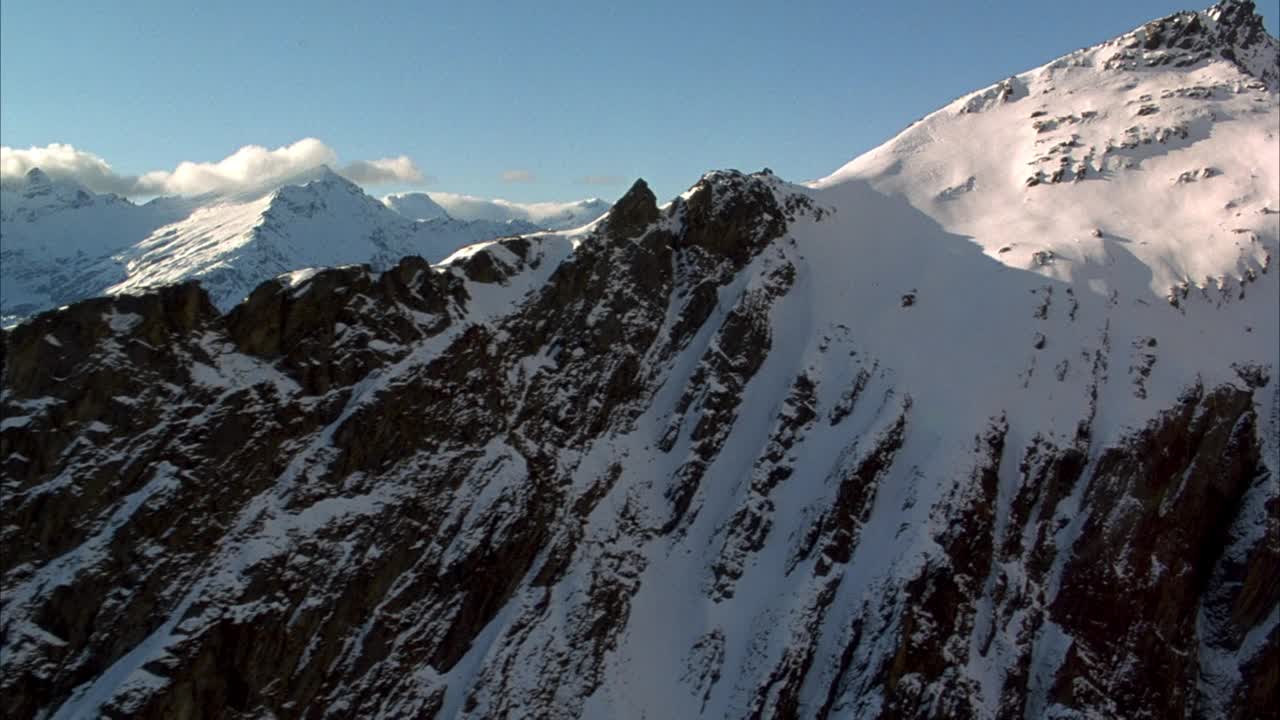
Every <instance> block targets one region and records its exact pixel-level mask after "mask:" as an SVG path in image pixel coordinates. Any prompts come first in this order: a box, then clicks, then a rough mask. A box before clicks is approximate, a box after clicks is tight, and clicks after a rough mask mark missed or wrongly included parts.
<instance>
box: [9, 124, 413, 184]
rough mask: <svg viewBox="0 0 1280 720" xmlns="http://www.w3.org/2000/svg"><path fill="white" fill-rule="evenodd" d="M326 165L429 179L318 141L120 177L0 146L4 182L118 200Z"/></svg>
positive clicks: (96, 166)
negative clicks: (37, 178)
mask: <svg viewBox="0 0 1280 720" xmlns="http://www.w3.org/2000/svg"><path fill="white" fill-rule="evenodd" d="M321 165H328V166H329V167H331V168H334V169H335V172H338V173H339V174H341V175H344V176H345V177H347V178H348V179H350V180H351V181H352V182H356V183H359V184H363V185H378V184H385V183H422V182H424V181H425V180H426V177H425V176H424V175H423V174H422V171H421V170H419V169H418V167H417V165H415V164H414V162H413V160H411V159H410V158H408V157H407V156H405V155H400V156H398V157H392V158H382V159H379V160H357V161H354V162H350V163H348V164H346V165H339V164H338V154H337V153H336V152H335V151H334V150H333V148H330V147H329V146H328V145H325V144H324V143H323V142H321V141H319V140H317V139H315V138H304V139H302V140H299V141H298V142H295V143H293V144H292V145H285V146H283V147H278V148H275V149H274V150H273V149H268V148H265V147H262V146H260V145H246V146H244V147H242V148H240V149H239V150H236V151H235V152H233V153H231V154H230V155H228V156H227V157H225V158H223V159H222V160H219V161H217V162H192V161H184V162H181V163H179V164H178V166H177V167H176V168H174V169H173V170H155V171H152V172H148V173H145V174H143V175H141V176H132V175H121V174H119V173H117V172H116V171H115V170H114V169H113V168H112V167H111V165H110V164H108V163H107V161H106V160H104V159H103V158H101V157H99V156H97V155H94V154H93V153H90V152H86V151H84V150H79V149H77V148H75V147H72V146H71V145H67V144H63V143H54V144H52V145H48V146H46V147H42V148H41V147H31V148H27V149H25V150H22V149H16V148H10V147H0V181H4V182H11V181H13V180H15V179H17V178H20V177H21V176H23V175H25V174H26V173H27V172H28V171H30V170H31V169H32V168H37V167H38V168H40V169H41V170H43V171H44V172H45V173H46V174H48V175H49V176H50V177H52V178H55V179H70V180H75V181H77V182H79V183H81V184H83V185H84V186H85V187H87V188H89V189H90V190H93V191H94V192H111V193H117V194H119V195H204V194H215V195H226V194H233V193H244V192H254V191H259V190H266V189H270V188H273V187H276V186H278V185H280V184H281V183H284V182H287V181H289V180H290V179H293V178H297V177H299V176H303V175H305V174H306V173H308V172H312V171H314V170H316V169H317V168H319V167H320V166H321Z"/></svg>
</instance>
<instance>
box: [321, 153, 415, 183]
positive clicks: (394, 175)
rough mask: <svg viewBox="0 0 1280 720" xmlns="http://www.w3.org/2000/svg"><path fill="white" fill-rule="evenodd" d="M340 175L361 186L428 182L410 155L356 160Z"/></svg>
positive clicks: (342, 169)
mask: <svg viewBox="0 0 1280 720" xmlns="http://www.w3.org/2000/svg"><path fill="white" fill-rule="evenodd" d="M338 174H339V175H341V176H343V177H345V178H346V179H348V180H350V181H351V182H353V183H358V184H360V185H378V184H380V183H393V182H399V183H425V182H428V179H427V178H426V177H424V176H423V175H422V171H421V170H419V169H418V166H417V165H415V164H414V163H413V161H412V160H410V159H409V156H408V155H401V156H399V157H393V158H383V159H381V160H356V161H355V162H353V163H347V164H346V165H344V166H343V167H342V168H341V169H339V170H338Z"/></svg>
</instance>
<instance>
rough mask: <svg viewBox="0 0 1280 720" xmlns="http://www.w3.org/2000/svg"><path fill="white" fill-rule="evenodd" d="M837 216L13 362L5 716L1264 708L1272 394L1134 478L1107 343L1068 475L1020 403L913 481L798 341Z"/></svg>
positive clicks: (1, 626)
mask: <svg viewBox="0 0 1280 720" xmlns="http://www.w3.org/2000/svg"><path fill="white" fill-rule="evenodd" d="M829 213H830V211H829V210H828V209H826V208H823V207H821V206H820V205H819V204H818V203H816V202H815V201H814V200H813V199H812V197H811V196H809V195H808V194H806V192H805V191H804V189H802V188H798V187H795V186H788V185H786V184H785V183H782V182H781V181H779V180H777V178H775V177H773V176H772V175H771V174H768V173H760V174H754V175H745V174H741V173H736V172H723V173H714V174H711V175H708V176H706V177H704V178H703V180H702V181H701V182H699V183H698V185H697V186H695V187H694V189H693V190H692V192H691V193H689V194H688V195H687V198H686V199H678V200H676V201H675V202H673V203H672V204H671V205H670V206H669V207H668V208H667V209H666V210H665V211H661V210H660V209H659V207H658V205H657V204H656V200H655V198H654V196H653V194H652V192H650V191H649V189H648V187H647V186H646V185H644V183H643V182H642V181H641V182H637V183H636V184H635V185H634V186H633V187H632V188H631V190H630V191H628V193H627V194H626V196H624V197H623V198H622V199H621V200H620V201H619V202H618V203H617V204H616V205H615V206H614V209H613V211H612V212H611V214H610V215H609V217H608V218H607V219H606V220H605V221H603V222H602V223H601V225H600V226H598V227H597V229H596V230H595V232H594V233H592V234H591V235H589V236H586V237H584V238H582V239H581V240H580V244H578V245H577V247H576V248H574V249H573V250H572V252H570V251H569V250H568V243H569V241H568V240H567V239H565V238H563V237H558V236H530V237H527V238H510V239H505V240H502V241H499V242H496V243H493V244H491V245H487V246H485V247H483V248H480V249H477V250H475V251H474V252H472V253H471V254H469V255H467V256H466V257H465V258H463V259H460V260H459V261H458V262H456V263H454V264H453V265H451V266H449V267H447V268H432V267H430V266H428V265H427V264H426V263H424V262H423V261H421V260H419V259H416V258H406V259H405V260H403V261H402V262H400V263H399V265H397V266H396V267H394V268H392V269H391V270H389V271H387V272H384V273H381V274H377V275H375V274H373V273H371V272H369V271H368V270H367V269H365V268H340V269H333V270H326V271H322V272H319V273H317V274H314V275H312V276H309V277H305V278H297V279H295V281H294V282H293V284H291V283H290V282H288V281H286V280H284V279H281V280H276V281H272V282H268V283H266V284H263V285H262V286H260V287H259V288H258V289H257V290H255V291H254V293H253V294H252V295H251V296H250V297H249V298H248V299H247V300H246V301H245V302H244V303H243V304H241V305H240V306H238V307H237V308H236V309H235V310H233V311H232V312H231V313H229V314H227V315H225V316H220V315H219V314H218V313H217V312H216V310H215V309H214V308H213V306H212V305H211V304H210V303H209V301H208V298H207V297H206V295H205V294H204V293H203V291H202V290H200V288H199V287H197V286H196V285H181V286H176V287H171V288H165V289H163V290H161V291H159V292H156V293H152V294H149V295H145V296H139V297H119V298H112V299H103V300H92V301H88V302H84V303H79V304H76V305H73V306H71V307H70V308H67V309H64V310H61V311H57V312H53V313H46V314H44V315H41V316H39V317H37V318H35V319H34V320H32V321H31V322H29V323H27V324H24V325H20V326H18V327H17V328H15V329H14V330H12V331H8V332H5V333H4V335H3V345H2V346H0V350H2V353H3V354H2V355H0V359H2V360H3V382H4V395H3V409H4V418H5V424H4V426H3V429H2V430H0V453H2V454H3V458H4V475H3V492H4V502H3V504H2V507H0V545H2V546H3V547H4V549H5V552H4V553H3V557H2V558H0V573H3V590H4V594H3V600H2V603H3V605H2V606H0V609H3V620H2V621H0V632H2V633H3V642H4V655H3V660H2V661H0V664H2V665H3V676H2V678H0V698H2V699H0V703H2V704H3V708H4V712H5V715H6V716H10V717H20V718H26V717H41V716H47V715H48V714H50V713H53V712H55V711H58V712H62V713H63V714H64V715H76V714H81V715H102V716H106V717H138V718H162V717H164V718H167V717H184V718H212V717H263V716H274V717H281V718H292V717H300V718H302V717H305V718H324V717H435V716H440V717H446V716H447V717H455V716H456V717H477V718H478V717H513V716H537V717H575V716H582V715H590V716H600V715H610V714H625V712H627V709H626V707H627V706H626V705H625V703H624V702H623V700H620V699H618V698H620V697H622V695H623V694H624V693H626V692H628V689H627V684H628V682H627V681H624V680H622V679H621V678H630V677H632V676H633V675H634V681H635V683H637V684H638V685H639V686H641V689H640V690H638V691H637V692H638V693H642V694H645V697H646V698H649V699H652V700H653V702H654V703H655V705H654V707H675V708H687V709H689V712H691V713H699V712H701V713H704V714H708V715H714V716H717V717H722V716H730V717H760V718H764V717H780V718H781V717H797V718H798V717H821V718H828V717H850V716H853V717H886V718H896V717H902V718H927V717H940V716H945V717H989V716H991V715H992V714H998V716H999V717H1009V718H1014V717H1048V716H1068V715H1070V713H1078V714H1080V715H1083V716H1090V715H1093V716H1119V717H1152V718H1155V717H1204V716H1232V717H1255V716H1263V715H1265V714H1266V713H1267V712H1271V710H1270V702H1271V701H1272V700H1274V696H1275V692H1276V687H1277V681H1278V679H1277V673H1276V667H1277V655H1278V654H1280V649H1278V648H1280V644H1278V643H1277V640H1276V635H1277V633H1276V626H1275V623H1274V622H1273V621H1271V620H1270V618H1273V617H1274V616H1275V613H1276V611H1277V610H1276V608H1277V607H1278V606H1280V585H1277V583H1276V580H1275V578H1276V576H1277V572H1280V551H1278V550H1277V547H1278V544H1277V543H1276V542H1275V538H1276V533H1277V528H1280V495H1278V494H1277V491H1276V485H1275V478H1274V477H1272V476H1271V475H1270V472H1271V471H1270V470H1269V468H1270V467H1274V465H1268V460H1267V458H1266V456H1265V454H1266V453H1267V452H1269V450H1268V447H1269V446H1268V445H1267V441H1266V439H1265V438H1266V437H1267V433H1268V432H1275V430H1274V428H1275V425H1276V423H1277V422H1278V420H1277V419H1276V418H1272V417H1260V416H1259V408H1260V407H1263V406H1261V405H1260V403H1263V402H1265V401H1266V398H1276V397H1277V395H1276V393H1275V392H1274V390H1273V388H1272V387H1271V379H1270V378H1271V375H1273V374H1274V373H1273V372H1270V371H1269V370H1268V369H1267V368H1253V370H1252V371H1251V372H1249V373H1247V374H1246V375H1242V376H1241V377H1242V378H1243V377H1246V376H1247V377H1248V378H1252V379H1253V381H1250V382H1245V381H1244V380H1242V381H1241V383H1238V384H1237V383H1223V384H1220V385H1217V386H1213V387H1205V386H1202V385H1197V384H1194V383H1190V384H1188V388H1187V392H1186V394H1185V395H1184V396H1183V397H1182V398H1181V399H1179V400H1177V401H1176V402H1175V403H1173V404H1172V406H1171V407H1168V408H1165V409H1164V412H1163V413H1161V414H1159V415H1157V416H1155V417H1153V418H1152V419H1151V420H1150V422H1149V423H1148V424H1147V426H1146V427H1145V428H1143V429H1141V430H1139V431H1136V432H1132V433H1129V434H1127V435H1125V436H1124V437H1123V442H1119V443H1114V442H1106V443H1103V442H1100V441H1099V440H1098V439H1097V438H1096V437H1095V434H1096V433H1097V432H1098V431H1097V430H1096V428H1095V417H1094V413H1095V411H1096V407H1097V404H1098V400H1099V397H1101V394H1102V393H1107V392H1111V393H1117V392H1119V393H1124V394H1125V397H1126V398H1127V397H1129V395H1128V387H1127V385H1126V384H1125V378H1123V377H1120V378H1118V379H1117V381H1116V383H1117V384H1116V385H1115V386H1113V387H1110V388H1108V386H1107V385H1106V372H1107V367H1108V362H1109V358H1110V352H1111V351H1110V345H1109V341H1108V340H1106V338H1105V336H1104V340H1103V342H1102V344H1101V345H1100V346H1099V347H1097V348H1095V349H1094V351H1093V353H1094V354H1093V355H1091V356H1088V357H1087V359H1089V358H1091V359H1092V362H1093V374H1092V376H1089V377H1087V378H1086V379H1087V381H1088V385H1087V386H1086V387H1087V389H1088V392H1089V394H1090V398H1089V400H1090V402H1089V403H1088V408H1087V410H1086V415H1085V416H1084V417H1082V418H1080V422H1079V426H1078V428H1079V429H1078V430H1076V431H1075V436H1074V438H1071V437H1068V438H1066V439H1065V440H1064V439H1063V438H1062V437H1060V436H1050V435H1047V434H1046V435H1041V434H1039V433H1038V432H1037V428H1036V426H1034V425H1032V426H1028V425H1026V424H1025V423H1026V422H1027V421H1026V419H1025V417H1024V418H1023V420H1022V421H1021V422H1023V423H1024V424H1023V425H1019V424H1018V421H1015V420H1014V419H1011V416H1009V415H1006V414H1005V413H1004V412H1003V411H1002V410H1001V409H1000V408H992V412H991V414H990V415H987V416H984V417H987V418H988V419H987V420H985V421H979V422H978V423H977V425H976V426H975V427H966V428H962V429H960V430H958V431H956V432H960V433H962V434H963V436H964V437H963V442H961V443H959V446H960V447H961V451H959V452H960V454H959V455H957V457H959V458H962V459H963V460H964V463H965V464H964V466H962V467H958V468H955V469H953V470H951V471H948V472H940V471H936V469H935V470H934V471H926V470H923V469H921V467H920V466H919V465H918V464H919V463H921V462H923V460H922V459H924V458H928V457H929V455H930V454H931V453H933V452H935V451H936V449H937V447H939V446H940V444H941V442H942V440H941V439H939V435H938V432H937V430H936V425H930V423H931V422H933V421H934V420H935V413H936V412H938V409H937V408H934V407H930V406H928V405H926V404H924V403H922V402H920V401H918V400H917V399H916V398H914V397H913V396H912V393H911V392H910V388H905V387H899V384H898V383H899V380H898V378H897V376H896V375H895V372H894V369H893V368H887V367H884V366H882V365H881V363H880V362H879V361H878V360H876V358H875V357H874V352H875V349H874V348H866V349H860V350H858V351H854V350H850V351H849V352H848V354H847V356H842V357H841V359H840V361H839V362H836V361H835V360H831V361H830V367H835V368H837V369H838V370H839V372H836V373H834V374H832V372H831V371H830V367H827V366H820V365H821V362H825V360H822V358H832V357H834V356H835V355H837V354H838V353H836V352H835V350H836V349H837V348H839V347H846V346H847V347H855V346H856V336H857V334H858V332H859V329H858V328H857V327H852V328H850V327H846V326H843V325H841V326H837V327H834V328H813V329H810V328H801V329H799V330H797V328H796V327H795V325H796V324H797V323H800V324H802V323H803V320H804V318H805V313H804V312H803V310H804V309H805V307H806V306H805V305H803V303H802V302H801V301H803V300H805V299H806V293H810V292H812V288H811V287H810V286H809V284H808V281H809V275H808V274H811V273H812V268H807V266H806V265H805V262H806V259H805V257H804V254H803V251H802V250H798V249H795V248H794V247H793V245H792V244H791V243H790V242H789V241H790V240H791V239H792V238H791V237H790V235H791V233H792V232H793V230H794V229H795V228H797V227H801V226H804V227H812V226H821V225H822V223H823V222H825V219H826V218H827V217H829ZM900 292H901V290H900V288H899V287H898V286H895V289H894V290H893V291H891V295H890V296H889V299H888V301H887V305H888V307H887V309H886V311H892V312H893V313H894V316H895V317H896V316H899V315H902V314H906V315H912V316H913V317H914V316H917V315H919V314H920V313H924V312H928V311H930V308H929V306H931V305H941V304H944V303H945V300H946V299H945V298H937V299H936V300H935V299H933V297H934V296H930V297H929V298H928V299H927V301H926V302H922V303H921V304H920V305H919V306H918V307H915V308H913V309H912V310H911V311H910V312H909V313H902V312H901V310H900V308H899V307H898V294H899V293H900ZM1026 295H1027V293H1026V292H1025V291H1020V298H1021V301H1024V302H1025V301H1026ZM1032 297H1033V299H1034V297H1035V296H1032ZM494 307H499V308H501V309H500V310H499V311H494V310H493V309H492V308H494ZM797 308H799V310H797ZM1033 311H1034V308H1033V307H1031V306H1029V307H1028V308H1027V312H1026V313H1023V315H1025V316H1027V317H1031V315H1032V312H1033ZM1074 313H1075V310H1074V309H1073V310H1072V321H1074V320H1075V317H1074ZM1046 314H1047V311H1046ZM1043 319H1044V318H1043V317H1040V320H1043ZM823 333H828V334H827V335H826V336H823V337H821V338H820V339H818V340H815V343H814V344H815V347H816V348H817V349H816V350H815V352H814V353H813V354H808V355H806V354H802V353H800V352H799V351H798V350H797V348H795V347H793V346H794V345H795V344H796V343H797V342H798V341H797V338H801V340H802V341H803V342H806V343H807V342H808V341H809V338H810V337H811V336H812V337H814V338H818V337H819V336H821V335H822V334H823ZM1023 337H1025V336H1023ZM840 343H846V345H841V344H840ZM1164 344H1165V343H1164V342H1163V338H1162V342H1161V347H1163V346H1164ZM1024 345H1025V342H1024ZM1050 347H1052V346H1050ZM1124 359H1125V358H1124V357H1123V354H1122V355H1121V356H1120V357H1118V360H1124ZM824 367H827V370H828V372H827V373H826V374H824V372H823V368H824ZM1064 375H1065V373H1064ZM1086 376H1088V372H1087V371H1086ZM1061 381H1062V378H1061V377H1060V378H1059V380H1058V382H1061ZM993 402H996V401H995V400H993ZM1273 402H1274V401H1273ZM1263 414H1264V415H1265V412H1264V413H1263ZM1273 414H1280V413H1275V412H1274V411H1273ZM1073 422H1074V421H1073ZM1071 427H1075V426H1071ZM1268 428H1272V429H1270V430H1268ZM1068 435H1070V431H1069V433H1068ZM945 439H951V438H945ZM930 472H933V473H934V474H930ZM911 518H916V521H909V520H910V519H911ZM904 538H905V539H904ZM690 577H694V578H700V582H702V585H701V586H699V585H698V584H697V583H696V582H695V583H688V582H687V579H688V578H690ZM646 593H647V594H646ZM669 648H676V650H675V651H674V654H673V655H664V654H661V653H662V652H665V651H666V650H667V649H669ZM655 658H665V659H667V660H668V662H667V663H666V664H667V665H670V667H657V665H658V664H659V663H657V662H654V659H655ZM664 673H665V674H664ZM667 675H670V676H671V684H670V685H669V686H668V685H664V683H665V682H666V680H665V679H664V678H666V677H667ZM650 687H662V688H667V689H668V690H671V691H672V692H671V693H670V694H671V695H672V697H670V698H654V697H653V695H652V694H651V693H649V690H648V689H649V688H650ZM679 693H686V694H687V695H688V697H687V698H683V699H681V698H676V697H675V695H677V694H679ZM677 701H678V702H677ZM668 702H670V703H672V704H671V705H666V703H668ZM610 703H613V704H610ZM679 703H683V704H679ZM699 708H700V709H699Z"/></svg>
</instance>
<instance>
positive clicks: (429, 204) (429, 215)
mask: <svg viewBox="0 0 1280 720" xmlns="http://www.w3.org/2000/svg"><path fill="white" fill-rule="evenodd" d="M382 202H383V204H385V205H386V206H387V207H389V208H391V209H392V210H394V211H396V212H398V213H400V214H401V215H403V216H405V217H407V218H409V219H410V220H434V219H436V218H447V217H449V213H447V212H445V209H444V208H443V207H440V204H439V203H437V202H436V201H435V200H432V199H431V196H430V195H428V194H426V193H421V192H415V193H396V194H393V195H388V196H386V197H384V198H382Z"/></svg>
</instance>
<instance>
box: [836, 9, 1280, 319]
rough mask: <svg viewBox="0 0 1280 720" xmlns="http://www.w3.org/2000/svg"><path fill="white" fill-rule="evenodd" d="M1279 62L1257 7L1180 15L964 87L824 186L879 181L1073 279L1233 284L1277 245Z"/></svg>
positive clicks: (880, 186)
mask: <svg viewBox="0 0 1280 720" xmlns="http://www.w3.org/2000/svg"><path fill="white" fill-rule="evenodd" d="M1277 67H1280V45H1278V44H1277V41H1276V40H1275V39H1274V38H1272V37H1270V36H1269V35H1267V34H1266V33H1265V31H1263V30H1261V19H1260V18H1258V17H1257V16H1256V15H1254V14H1252V4H1251V3H1248V2H1228V3H1223V4H1221V5H1216V6H1214V7H1212V8H1210V9H1209V10H1206V11H1203V12H1198V13H1179V14H1177V15H1173V16H1170V17H1167V18H1164V19H1162V20H1157V21H1154V22H1151V23H1147V24H1146V25H1144V26H1142V27H1140V28H1138V29H1136V30H1134V31H1132V32H1130V33H1126V34H1125V35H1122V36H1121V37H1119V38H1117V39H1115V40H1112V41H1109V42H1105V43H1102V44H1100V45H1097V46H1094V47H1091V48H1086V49H1083V50H1079V51H1077V52H1074V53H1071V54H1069V55H1066V56H1064V57H1062V58H1059V59H1057V60H1054V61H1053V62H1050V63H1048V64H1046V65H1043V66H1041V67H1039V68H1036V69H1034V70H1030V71H1028V72H1024V73H1021V74H1019V75H1016V76H1013V77H1010V78H1008V79H1007V80H1003V81H1001V82H999V83H996V84H995V85H992V86H990V87H988V88H986V89H984V90H981V91H978V92H976V93H974V94H972V95H969V96H966V97H963V98H960V99H958V100H956V101H955V102H953V103H951V104H950V105H948V106H946V107H944V108H943V109H941V110H939V111H937V112H935V113H933V114H931V115H929V116H927V117H925V118H924V119H922V120H921V121H919V122H917V123H915V124H913V125H912V126H911V127H910V128H908V129H907V130H905V131H904V132H903V133H902V134H900V135H899V136H898V137H896V138H894V139H892V140H890V141H889V142H888V143H886V144H885V145H883V146H881V147H879V148H877V149H875V150H873V151H871V152H869V153H867V154H865V155H863V156H861V157H859V158H857V159H855V160H853V161H852V162H850V163H848V164H847V165H845V166H844V167H842V168H841V169H840V170H838V171H837V172H836V173H834V174H833V175H831V176H830V177H827V178H824V179H822V180H819V181H817V182H815V183H813V186H814V187H815V188H823V189H834V188H835V187H836V186H838V185H840V184H842V183H846V182H849V181H866V182H869V183H870V184H871V185H872V186H874V187H875V188H876V189H877V190H879V191H881V192H885V193H888V194H890V195H900V196H902V197H905V198H906V199H907V200H908V201H909V202H910V203H911V205H912V206H913V207H915V208H917V209H919V210H921V211H923V212H924V213H926V214H927V215H929V216H930V217H931V218H933V219H934V220H936V221H937V222H939V223H940V224H941V225H942V226H943V227H944V228H946V229H947V230H949V231H952V232H956V233H959V234H962V235H965V236H968V237H972V238H973V239H974V241H975V242H977V243H978V244H979V245H980V246H982V248H983V250H984V252H986V253H987V254H988V255H989V256H990V257H992V258H993V259H996V260H998V261H999V262H1001V263H1004V264H1006V265H1010V266H1014V267H1018V268H1027V269H1033V270H1034V271H1036V272H1040V273H1043V274H1046V275H1049V276H1052V277H1056V278H1059V279H1064V280H1065V279H1070V278H1071V277H1073V276H1076V275H1078V274H1079V273H1081V272H1094V270H1091V269H1090V268H1098V267H1103V268H1107V270H1106V271H1105V273H1104V274H1105V275H1106V276H1107V277H1106V278H1105V282H1107V283H1108V285H1109V286H1110V287H1112V288H1114V287H1116V286H1117V285H1119V286H1127V287H1129V288H1132V286H1134V285H1138V284H1145V285H1149V286H1150V288H1151V290H1152V291H1153V292H1156V293H1158V294H1159V295H1160V296H1166V295H1170V294H1171V293H1174V292H1178V293H1181V292H1184V291H1186V290H1187V289H1188V288H1191V287H1196V288H1203V287H1207V286H1209V285H1212V286H1214V287H1216V288H1219V289H1225V286H1226V285H1231V284H1234V283H1238V282H1240V281H1241V280H1242V279H1247V278H1248V277H1250V276H1252V275H1254V274H1256V273H1258V272H1260V271H1261V270H1262V269H1263V268H1264V267H1266V266H1267V265H1268V264H1269V263H1270V262H1271V257H1272V256H1273V255H1274V246H1273V245H1274V244H1273V243H1269V242H1268V241H1267V239H1268V238H1272V237H1274V236H1275V232H1276V228H1277V215H1276V213H1277V211H1280V202H1278V201H1277V194H1278V193H1280V187H1278V186H1277V179H1276V172H1275V169H1276V168H1275V164H1276V163H1275V158H1276V157H1278V156H1280V138H1278V137H1277V135H1278V133H1280V130H1278V128H1280V111H1278V110H1277V104H1276V97H1277V95H1276V93H1277V90H1278V89H1280V86H1277V85H1276V84H1275V83H1274V77H1275V72H1276V69H1277ZM1129 257H1132V258H1133V259H1134V260H1135V261H1136V262H1126V258H1129ZM1125 269H1127V270H1129V271H1131V273H1130V276H1129V277H1122V276H1121V273H1122V272H1123V271H1124V270H1125ZM1099 281H1100V282H1101V281H1104V278H1100V279H1099Z"/></svg>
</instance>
